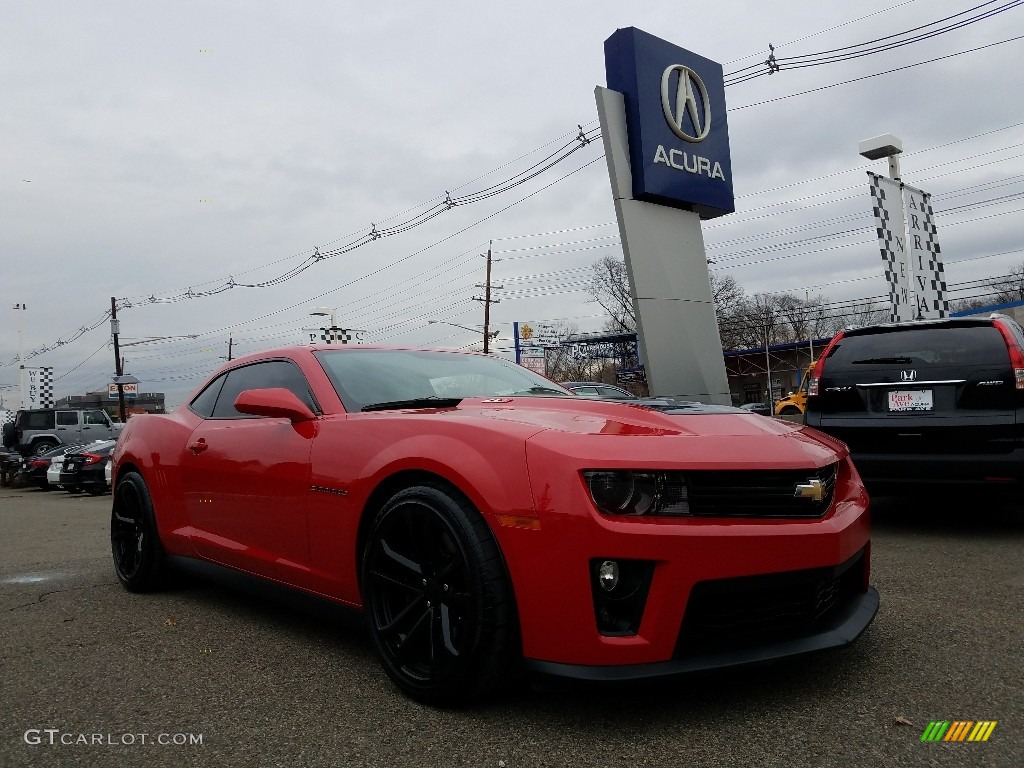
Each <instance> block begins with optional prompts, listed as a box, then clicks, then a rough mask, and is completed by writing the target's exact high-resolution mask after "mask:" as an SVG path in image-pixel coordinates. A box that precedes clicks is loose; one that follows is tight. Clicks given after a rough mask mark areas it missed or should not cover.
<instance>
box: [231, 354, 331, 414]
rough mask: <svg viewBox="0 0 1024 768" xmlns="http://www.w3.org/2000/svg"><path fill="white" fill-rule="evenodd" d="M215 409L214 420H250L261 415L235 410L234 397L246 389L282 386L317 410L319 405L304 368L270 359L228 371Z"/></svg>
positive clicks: (311, 408) (286, 361)
mask: <svg viewBox="0 0 1024 768" xmlns="http://www.w3.org/2000/svg"><path fill="white" fill-rule="evenodd" d="M226 379H227V380H226V381H225V382H224V387H223V389H222V390H221V393H220V397H218V398H217V405H216V406H215V407H214V409H213V418H215V419H251V418H259V417H254V416H250V415H248V414H245V413H239V412H238V411H236V410H235V399H236V398H237V397H238V395H239V394H241V393H242V392H244V391H245V390H247V389H271V388H277V387H280V388H283V389H287V390H290V391H291V392H292V393H293V394H294V395H295V396H296V397H297V398H299V400H301V401H302V402H303V403H305V404H306V405H307V406H309V408H310V410H312V411H313V412H314V413H316V412H319V408H318V407H317V405H316V403H315V402H314V400H313V395H312V393H311V392H310V390H309V384H308V383H307V382H306V377H305V376H303V375H302V371H300V370H299V369H298V367H297V366H296V365H295V364H294V363H292V362H289V361H288V360H268V361H267V362H265V363H254V364H252V365H247V366H245V367H243V368H235V369H234V370H233V371H228V373H227V376H226Z"/></svg>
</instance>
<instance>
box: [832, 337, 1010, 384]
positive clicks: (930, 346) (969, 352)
mask: <svg viewBox="0 0 1024 768" xmlns="http://www.w3.org/2000/svg"><path fill="white" fill-rule="evenodd" d="M1009 360H1010V355H1009V352H1008V351H1007V349H1006V342H1005V341H1004V340H1003V336H1002V334H1001V333H1000V332H999V329H998V328H995V327H993V326H991V325H979V326H968V327H964V328H950V327H936V328H912V329H906V328H903V329H899V330H893V331H879V332H875V333H864V334H857V335H851V336H846V337H844V338H843V339H842V340H841V341H840V342H839V343H838V344H837V345H836V346H835V347H834V348H833V350H832V354H830V355H829V357H828V362H827V363H826V366H825V370H826V371H827V373H829V374H834V373H835V372H836V369H841V368H845V369H856V368H857V367H859V366H870V365H916V366H921V365H958V366H959V365H966V366H977V365H982V366H986V365H1006V364H1008V363H1009Z"/></svg>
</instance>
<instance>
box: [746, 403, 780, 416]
mask: <svg viewBox="0 0 1024 768" xmlns="http://www.w3.org/2000/svg"><path fill="white" fill-rule="evenodd" d="M740 409H741V410H744V411H750V412H751V413H758V414H760V415H761V416H771V415H772V409H771V407H769V405H768V404H767V403H744V404H743V405H741V406H740Z"/></svg>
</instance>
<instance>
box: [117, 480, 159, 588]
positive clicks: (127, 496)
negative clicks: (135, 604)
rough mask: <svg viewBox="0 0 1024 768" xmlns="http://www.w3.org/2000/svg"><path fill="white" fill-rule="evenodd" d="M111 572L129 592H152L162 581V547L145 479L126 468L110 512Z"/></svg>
mask: <svg viewBox="0 0 1024 768" xmlns="http://www.w3.org/2000/svg"><path fill="white" fill-rule="evenodd" d="M110 546H111V550H112V552H113V555H114V572H115V573H116V574H117V579H118V581H120V582H121V584H122V585H123V586H124V588H125V589H127V590H128V591H129V592H151V591H153V590H155V589H159V588H160V587H161V586H162V585H163V581H164V579H163V575H164V574H163V571H164V568H163V560H164V552H163V547H162V546H161V545H160V538H159V537H158V536H157V531H156V518H155V516H154V514H153V501H152V499H151V498H150V495H149V489H148V488H147V487H146V481H145V480H143V479H142V476H141V475H140V474H138V473H137V472H128V473H126V474H125V476H124V477H123V478H121V479H120V480H119V481H118V483H117V489H116V490H115V492H114V504H113V509H112V510H111V515H110Z"/></svg>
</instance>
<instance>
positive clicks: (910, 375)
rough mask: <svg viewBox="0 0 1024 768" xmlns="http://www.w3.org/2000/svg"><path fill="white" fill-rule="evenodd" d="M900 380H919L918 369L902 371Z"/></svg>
mask: <svg viewBox="0 0 1024 768" xmlns="http://www.w3.org/2000/svg"><path fill="white" fill-rule="evenodd" d="M900 381H917V371H900Z"/></svg>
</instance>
